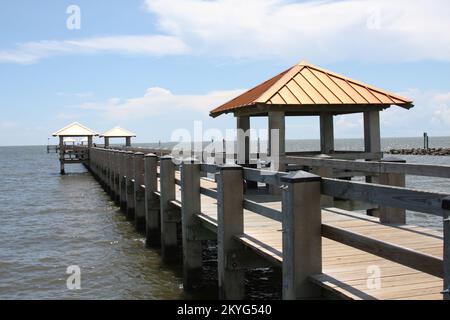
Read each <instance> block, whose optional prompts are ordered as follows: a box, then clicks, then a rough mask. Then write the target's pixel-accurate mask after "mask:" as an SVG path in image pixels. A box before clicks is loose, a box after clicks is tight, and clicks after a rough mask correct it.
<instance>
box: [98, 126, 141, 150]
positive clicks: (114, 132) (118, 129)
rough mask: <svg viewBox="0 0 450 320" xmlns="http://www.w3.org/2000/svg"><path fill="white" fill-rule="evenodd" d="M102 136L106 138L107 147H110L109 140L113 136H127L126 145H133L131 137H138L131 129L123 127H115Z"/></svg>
mask: <svg viewBox="0 0 450 320" xmlns="http://www.w3.org/2000/svg"><path fill="white" fill-rule="evenodd" d="M100 137H103V138H105V148H107V147H109V140H110V139H111V138H125V146H127V147H131V138H134V137H136V135H135V134H134V133H133V132H131V131H128V130H125V129H122V128H121V127H114V128H112V129H111V130H108V131H106V132H105V133H103V134H102V135H100Z"/></svg>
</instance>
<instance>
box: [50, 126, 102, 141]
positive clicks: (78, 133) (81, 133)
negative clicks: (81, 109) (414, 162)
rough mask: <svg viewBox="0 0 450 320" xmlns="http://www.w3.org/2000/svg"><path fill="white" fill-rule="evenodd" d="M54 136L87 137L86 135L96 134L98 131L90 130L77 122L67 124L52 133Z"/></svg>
mask: <svg viewBox="0 0 450 320" xmlns="http://www.w3.org/2000/svg"><path fill="white" fill-rule="evenodd" d="M53 136H54V137H58V136H64V137H88V136H98V133H97V132H95V131H94V130H91V129H89V128H87V127H85V126H83V125H82V124H80V123H78V122H74V123H71V124H69V125H68V126H66V127H64V128H62V129H60V130H58V131H56V132H55V133H53Z"/></svg>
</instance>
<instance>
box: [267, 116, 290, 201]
mask: <svg viewBox="0 0 450 320" xmlns="http://www.w3.org/2000/svg"><path fill="white" fill-rule="evenodd" d="M268 125H269V132H268V134H269V141H268V142H269V145H268V148H269V150H268V153H269V159H270V170H272V171H279V172H284V171H286V165H285V164H284V162H283V160H284V159H285V156H286V137H285V135H286V125H285V113H284V112H283V111H270V112H269V123H268ZM269 192H270V193H271V194H277V195H279V194H280V193H281V191H280V189H279V188H278V187H277V186H273V185H269Z"/></svg>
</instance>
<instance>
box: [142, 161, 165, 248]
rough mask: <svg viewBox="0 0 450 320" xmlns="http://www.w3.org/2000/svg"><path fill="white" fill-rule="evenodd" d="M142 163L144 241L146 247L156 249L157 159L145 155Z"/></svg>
mask: <svg viewBox="0 0 450 320" xmlns="http://www.w3.org/2000/svg"><path fill="white" fill-rule="evenodd" d="M144 162H145V163H144V165H145V176H144V180H145V214H146V218H145V230H146V231H145V234H146V237H145V239H146V244H147V245H148V246H152V247H156V246H159V245H160V244H161V231H160V230H161V223H160V217H161V215H160V210H159V209H160V199H159V197H158V196H157V195H156V194H155V192H158V172H157V170H158V157H157V156H156V155H155V154H153V153H150V154H147V155H146V156H145V160H144Z"/></svg>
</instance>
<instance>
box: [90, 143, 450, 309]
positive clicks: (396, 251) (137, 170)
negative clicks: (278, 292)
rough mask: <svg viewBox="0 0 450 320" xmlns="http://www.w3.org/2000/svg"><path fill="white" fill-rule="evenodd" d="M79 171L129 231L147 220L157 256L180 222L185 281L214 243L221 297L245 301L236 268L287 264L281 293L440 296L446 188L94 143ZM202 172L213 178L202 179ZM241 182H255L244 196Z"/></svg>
mask: <svg viewBox="0 0 450 320" xmlns="http://www.w3.org/2000/svg"><path fill="white" fill-rule="evenodd" d="M308 161H309V160H308ZM314 161H316V160H314ZM333 165H334V166H343V165H345V166H347V165H349V162H338V163H333ZM358 165H359V166H362V165H364V166H367V164H361V163H358ZM368 165H369V166H373V165H375V166H377V165H376V164H368ZM383 165H384V164H383ZM87 166H88V168H89V169H90V170H91V172H92V173H93V174H94V175H95V176H96V177H97V178H98V179H99V181H100V182H101V183H102V184H103V186H104V187H105V190H107V191H108V192H109V193H110V194H111V196H112V197H113V199H114V200H116V202H117V203H120V204H121V206H122V208H123V209H124V210H125V211H126V212H128V213H129V214H130V213H132V216H133V218H134V219H135V222H136V225H137V227H138V228H142V226H141V227H139V225H142V224H143V225H145V230H146V234H147V240H148V241H149V238H150V239H151V240H150V242H153V243H158V245H160V246H161V249H162V251H161V252H162V258H163V260H166V259H168V260H170V259H173V257H174V255H173V254H172V252H173V251H172V249H173V247H174V246H177V244H178V243H179V241H178V240H177V233H176V230H177V228H176V225H177V224H181V225H182V244H183V246H182V250H183V264H184V271H185V288H189V287H190V284H191V283H192V282H195V281H197V277H199V276H201V265H202V255H201V249H200V248H201V246H199V244H200V242H201V241H203V240H209V239H211V240H217V247H218V274H219V290H220V292H221V294H220V296H221V297H222V298H227V299H229V298H232V299H236V298H242V297H243V296H242V294H243V276H244V274H243V271H244V270H246V269H251V268H259V267H267V266H278V267H281V268H282V270H283V286H282V287H283V298H285V299H301V298H318V297H319V296H321V297H327V298H330V297H331V298H341V299H353V300H360V299H363V300H371V299H389V300H396V299H399V300H406V299H414V300H419V299H422V300H442V299H448V294H447V293H446V291H445V288H447V287H448V276H449V226H448V217H449V210H450V197H449V195H447V194H442V193H431V192H423V191H417V190H411V189H407V188H399V187H392V186H380V185H375V184H368V183H357V182H351V181H342V180H336V179H329V178H320V177H317V176H315V175H312V174H307V173H303V172H300V171H299V172H294V173H291V174H287V173H273V175H266V174H263V173H262V171H261V170H258V169H249V168H242V167H239V166H224V167H223V166H216V165H211V164H195V163H182V164H181V165H180V166H178V165H175V164H174V163H173V161H172V158H170V157H164V156H163V157H161V158H159V157H158V156H156V155H154V154H149V155H147V156H144V154H143V153H140V152H137V153H134V152H130V151H128V152H125V151H120V150H108V149H101V148H93V149H91V161H90V164H89V165H87ZM375 166H374V168H375ZM387 166H388V168H391V167H392V168H393V170H394V172H395V174H398V172H399V170H410V171H411V172H414V173H417V172H419V171H418V170H419V168H418V167H416V166H414V165H404V167H400V166H398V165H397V164H394V165H393V166H391V164H388V165H387ZM389 166H391V167H389ZM374 168H368V169H367V170H372V169H373V170H375V169H376V170H380V166H379V165H378V166H377V167H376V168H375V169H374ZM403 168H406V169H403ZM422 169H423V170H425V169H427V168H426V167H423V168H422ZM428 169H430V168H428ZM436 169H437V168H436V167H434V166H433V167H432V168H431V170H432V171H433V174H438V175H440V176H446V175H449V174H450V170H449V169H450V168H448V167H445V168H444V167H443V170H442V171H436ZM383 170H384V169H383ZM423 172H425V174H428V175H431V173H430V171H427V170H425V171H423ZM427 172H428V173H427ZM436 172H437V173H436ZM205 175H208V176H209V177H212V178H205V177H203V178H201V176H205ZM248 181H254V182H257V184H259V186H260V187H259V188H256V189H252V188H248V189H247V190H245V191H244V189H245V188H244V185H245V184H246V183H247V182H248ZM268 185H270V186H277V187H279V188H280V190H281V195H277V192H275V194H272V193H270V192H269V188H267V187H264V186H268ZM329 197H339V198H344V199H347V198H349V199H355V200H364V201H366V202H370V203H379V204H380V205H386V206H389V207H390V206H392V207H396V208H405V209H410V210H414V209H416V210H418V211H421V212H425V213H429V214H434V215H438V216H442V217H443V221H444V232H443V233H442V232H437V231H433V230H429V229H427V228H423V227H419V226H414V225H409V224H404V223H386V222H382V221H381V219H380V218H378V217H373V216H368V215H366V214H363V213H359V212H353V211H346V210H342V209H338V208H335V207H334V206H326V205H323V204H324V203H327V201H329V200H330V199H329ZM321 203H322V205H321ZM382 210H385V211H386V212H387V213H388V214H398V213H399V211H398V210H397V209H396V211H395V210H391V209H382ZM390 210H391V211H390Z"/></svg>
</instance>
